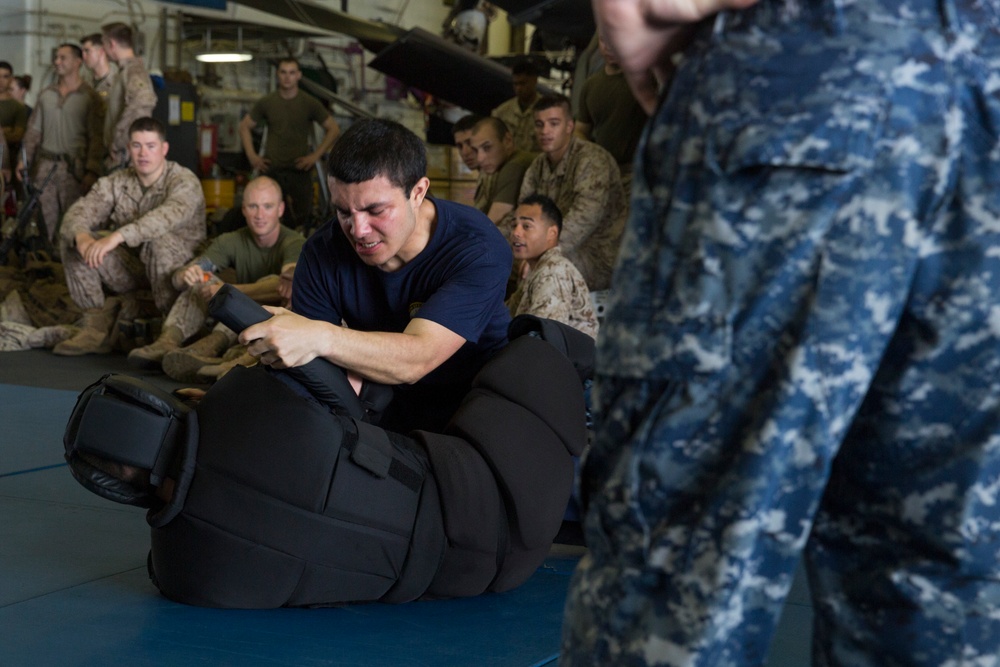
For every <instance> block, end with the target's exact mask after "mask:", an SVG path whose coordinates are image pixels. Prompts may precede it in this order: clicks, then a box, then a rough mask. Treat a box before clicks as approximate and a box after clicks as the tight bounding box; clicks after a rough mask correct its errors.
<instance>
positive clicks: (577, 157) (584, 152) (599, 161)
mask: <svg viewBox="0 0 1000 667" xmlns="http://www.w3.org/2000/svg"><path fill="white" fill-rule="evenodd" d="M566 157H567V158H568V161H569V162H571V163H576V164H577V165H580V166H582V167H588V168H593V169H607V170H617V169H618V162H616V161H615V158H614V156H613V155H611V153H609V152H608V150H607V149H606V148H604V147H603V146H601V145H599V144H596V143H594V142H593V141H587V140H586V139H581V138H580V137H573V144H572V145H571V146H570V149H569V152H568V153H567V155H566Z"/></svg>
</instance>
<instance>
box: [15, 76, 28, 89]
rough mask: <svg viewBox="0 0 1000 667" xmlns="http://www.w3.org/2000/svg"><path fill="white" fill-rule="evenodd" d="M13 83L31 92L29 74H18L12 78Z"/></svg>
mask: <svg viewBox="0 0 1000 667" xmlns="http://www.w3.org/2000/svg"><path fill="white" fill-rule="evenodd" d="M14 81H17V82H18V83H19V84H21V87H22V88H24V89H25V90H31V75H30V74H20V75H18V76H15V77H14Z"/></svg>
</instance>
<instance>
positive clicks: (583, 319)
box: [507, 246, 599, 338]
mask: <svg viewBox="0 0 1000 667" xmlns="http://www.w3.org/2000/svg"><path fill="white" fill-rule="evenodd" d="M507 308H509V309H510V316H511V317H512V318H514V317H517V316H518V315H537V316H538V317H545V318H548V319H550V320H556V321H557V322H562V323H563V324H568V325H569V326H571V327H573V328H574V329H578V330H580V331H582V332H583V333H585V334H587V335H588V336H590V337H591V338H597V330H598V326H599V325H598V323H597V315H596V314H595V313H594V308H593V306H592V305H591V302H590V290H588V289H587V283H586V282H584V280H583V276H582V275H580V272H579V271H578V270H577V268H576V267H575V266H573V263H572V262H570V261H569V260H568V259H566V258H565V257H563V254H562V251H561V250H560V249H559V246H556V247H554V248H549V249H548V250H546V251H545V252H543V253H542V254H541V255H540V256H539V257H538V263H537V264H535V268H534V269H532V271H531V273H529V274H528V277H526V278H525V279H524V280H522V281H521V282H520V283H519V284H518V286H517V289H516V290H515V291H514V293H513V294H511V295H510V298H509V299H508V300H507Z"/></svg>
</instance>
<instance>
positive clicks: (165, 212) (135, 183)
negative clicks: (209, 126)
mask: <svg viewBox="0 0 1000 667" xmlns="http://www.w3.org/2000/svg"><path fill="white" fill-rule="evenodd" d="M129 138H130V143H129V153H130V156H131V160H132V162H131V166H129V167H128V168H126V169H120V170H118V171H116V172H114V173H112V174H110V175H108V176H105V177H104V178H101V179H100V180H98V181H97V183H95V184H94V187H93V189H92V190H91V191H90V192H89V193H88V194H87V195H86V196H85V197H83V198H82V199H80V200H78V201H77V202H76V203H75V204H73V206H71V207H70V209H69V210H68V211H67V212H66V217H65V218H64V219H63V225H62V229H61V230H60V235H61V245H62V258H63V266H64V268H65V271H66V285H67V287H68V288H69V293H70V296H71V297H72V298H73V301H74V302H75V303H76V305H78V306H79V307H80V309H81V310H83V319H82V323H81V326H82V328H81V330H80V332H79V333H78V334H77V335H76V336H74V337H73V338H71V339H69V340H66V341H63V342H62V343H59V345H57V346H56V347H55V348H54V350H53V351H54V352H55V353H56V354H62V355H80V354H93V353H98V354H101V353H107V352H110V351H111V337H110V333H111V327H112V325H113V324H114V321H115V314H116V312H117V309H118V306H119V304H120V301H119V299H118V298H117V297H111V298H106V297H105V288H107V289H108V290H109V291H110V292H112V293H114V294H116V295H118V294H124V293H127V292H132V291H134V290H137V289H140V288H144V287H148V288H150V289H151V290H152V292H153V301H154V302H155V303H156V307H157V308H158V309H159V311H160V312H161V313H162V314H163V315H166V314H167V313H168V312H169V310H170V307H171V306H172V305H173V303H174V300H175V299H177V290H176V289H175V288H174V286H173V284H172V282H171V276H172V275H173V272H174V271H175V270H176V269H177V267H179V266H182V265H183V264H184V263H185V262H187V261H188V260H190V259H191V258H192V257H193V256H194V250H195V248H196V247H197V245H198V243H199V242H201V241H202V239H204V238H205V195H204V193H203V192H202V189H201V183H200V182H199V181H198V177H197V176H195V175H194V173H193V172H192V171H191V170H190V169H186V168H185V167H182V166H181V165H179V164H177V163H176V162H170V161H168V160H167V159H166V157H167V151H168V149H169V147H170V145H169V144H168V143H167V142H166V141H165V138H166V133H165V130H164V128H163V125H162V124H160V122H159V121H157V120H155V119H153V118H148V117H147V118H140V119H138V120H136V121H135V122H134V123H132V126H131V128H130V129H129Z"/></svg>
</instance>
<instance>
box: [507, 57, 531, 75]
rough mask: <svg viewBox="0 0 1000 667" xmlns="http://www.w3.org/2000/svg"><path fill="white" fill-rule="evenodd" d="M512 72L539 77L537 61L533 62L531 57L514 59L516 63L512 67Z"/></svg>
mask: <svg viewBox="0 0 1000 667" xmlns="http://www.w3.org/2000/svg"><path fill="white" fill-rule="evenodd" d="M510 73H511V74H523V75H525V76H534V77H537V76H538V68H537V67H535V63H533V62H532V61H531V60H530V59H528V58H519V59H518V60H516V61H514V64H513V65H512V66H511V68H510Z"/></svg>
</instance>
